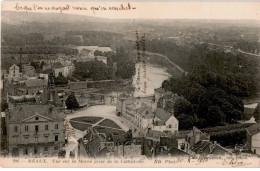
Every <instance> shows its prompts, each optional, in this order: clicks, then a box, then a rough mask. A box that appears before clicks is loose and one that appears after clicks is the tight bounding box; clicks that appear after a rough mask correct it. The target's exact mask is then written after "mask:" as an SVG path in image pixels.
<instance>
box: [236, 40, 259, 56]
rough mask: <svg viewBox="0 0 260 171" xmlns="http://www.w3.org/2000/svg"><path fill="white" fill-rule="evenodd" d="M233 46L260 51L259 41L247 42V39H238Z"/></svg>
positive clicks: (244, 49)
mask: <svg viewBox="0 0 260 171" xmlns="http://www.w3.org/2000/svg"><path fill="white" fill-rule="evenodd" d="M234 48H236V49H241V50H243V51H246V52H251V53H255V52H258V53H259V52H260V43H259V42H248V41H240V42H238V43H236V44H235V45H234Z"/></svg>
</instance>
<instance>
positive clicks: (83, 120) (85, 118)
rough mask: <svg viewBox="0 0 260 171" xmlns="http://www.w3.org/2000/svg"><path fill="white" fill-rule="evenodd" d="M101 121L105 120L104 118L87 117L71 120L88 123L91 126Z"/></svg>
mask: <svg viewBox="0 0 260 171" xmlns="http://www.w3.org/2000/svg"><path fill="white" fill-rule="evenodd" d="M101 119H103V118H102V117H94V116H93V117H92V116H87V117H78V118H73V119H71V120H72V121H79V122H86V123H90V124H95V123H97V122H98V121H100V120H101Z"/></svg>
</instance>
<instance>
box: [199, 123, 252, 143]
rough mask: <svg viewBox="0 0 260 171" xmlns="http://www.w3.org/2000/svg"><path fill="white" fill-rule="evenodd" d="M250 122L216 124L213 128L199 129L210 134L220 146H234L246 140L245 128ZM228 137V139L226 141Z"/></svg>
mask: <svg viewBox="0 0 260 171" xmlns="http://www.w3.org/2000/svg"><path fill="white" fill-rule="evenodd" d="M251 125H252V124H251V123H248V124H232V125H226V126H217V127H213V128H204V129H202V130H201V131H202V132H206V133H207V134H209V135H210V139H211V140H212V141H217V142H218V143H220V144H221V145H222V146H235V145H236V144H238V145H239V144H244V143H245V141H246V130H245V129H246V128H248V127H250V126H251ZM227 139H228V141H227Z"/></svg>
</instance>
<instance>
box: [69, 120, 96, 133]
mask: <svg viewBox="0 0 260 171" xmlns="http://www.w3.org/2000/svg"><path fill="white" fill-rule="evenodd" d="M70 124H71V126H72V127H73V128H75V129H78V130H80V131H85V130H87V129H88V128H89V127H91V126H92V125H91V124H87V123H78V122H73V121H70Z"/></svg>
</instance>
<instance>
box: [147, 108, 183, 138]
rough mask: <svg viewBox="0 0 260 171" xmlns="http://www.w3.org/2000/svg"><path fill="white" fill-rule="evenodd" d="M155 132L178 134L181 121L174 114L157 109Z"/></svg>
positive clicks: (154, 122) (155, 113)
mask: <svg viewBox="0 0 260 171" xmlns="http://www.w3.org/2000/svg"><path fill="white" fill-rule="evenodd" d="M152 129H153V130H156V131H162V132H163V131H169V132H173V133H177V132H178V130H179V121H178V120H177V119H176V118H175V117H174V115H173V114H171V113H169V112H167V111H165V110H163V109H161V108H157V109H156V110H155V112H154V121H153V127H152Z"/></svg>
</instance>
